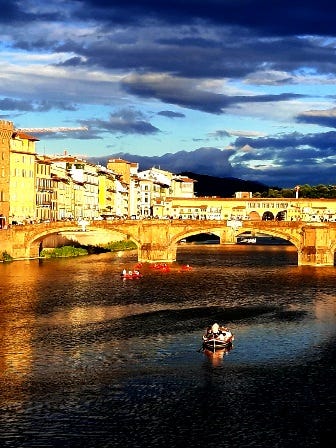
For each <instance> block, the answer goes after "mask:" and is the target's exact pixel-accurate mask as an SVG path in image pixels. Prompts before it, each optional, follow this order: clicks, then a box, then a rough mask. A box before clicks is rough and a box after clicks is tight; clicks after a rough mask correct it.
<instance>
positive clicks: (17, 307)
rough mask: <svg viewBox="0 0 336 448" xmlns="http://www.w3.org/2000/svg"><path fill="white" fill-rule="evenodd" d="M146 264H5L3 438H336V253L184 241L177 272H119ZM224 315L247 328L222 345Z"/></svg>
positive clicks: (233, 325) (56, 442) (144, 441)
mask: <svg viewBox="0 0 336 448" xmlns="http://www.w3.org/2000/svg"><path fill="white" fill-rule="evenodd" d="M135 263H136V254H135V253H134V252H129V253H122V252H121V253H114V254H101V255H91V256H87V257H80V258H73V259H57V260H55V259H54V260H43V261H41V260H40V261H39V260H27V261H17V262H13V263H2V264H0V279H1V284H0V291H1V299H0V335H1V345H0V390H1V392H0V393H1V400H0V442H1V446H4V447H17V448H19V447H20V448H21V447H27V448H35V447H36V448H37V447H39V448H41V447H50V448H54V447H66V448H68V447H69V448H70V447H71V448H73V447H81V448H93V447H97V448H100V447H106V448H109V447H111V448H119V447H120V448H121V447H123V448H145V447H147V448H154V447H160V446H162V447H177V446H180V445H185V444H188V445H190V446H192V447H207V448H212V447H218V448H226V447H231V448H244V447H272V448H273V447H283V448H291V447H295V448H299V447H304V448H307V447H322V446H326V447H327V446H331V445H332V443H331V441H330V440H332V439H334V440H335V432H336V431H335V424H334V421H335V415H336V414H335V410H336V400H335V398H336V394H335V373H336V372H335V370H336V365H335V347H336V345H335V339H336V315H335V309H336V306H335V304H336V268H335V267H325V268H316V267H298V266H297V254H296V251H295V250H294V248H293V247H292V246H256V245H253V246H238V245H237V246H219V245H204V246H201V245H192V246H191V245H183V246H180V247H179V249H178V253H177V262H176V263H174V264H173V265H172V268H171V270H170V272H167V273H163V272H161V271H157V270H153V269H151V268H149V267H148V266H144V267H143V274H144V276H143V278H141V279H137V280H126V281H124V280H122V279H121V278H120V275H119V274H120V272H121V270H122V269H123V268H124V267H125V268H126V269H129V268H132V267H133V266H134V264H135ZM186 263H189V264H190V265H191V267H192V269H191V270H190V271H187V272H185V271H183V270H181V266H182V265H183V264H186ZM215 321H217V322H219V323H223V324H225V325H227V326H229V327H230V329H231V330H232V331H233V333H234V335H235V341H234V346H233V349H232V350H230V351H228V352H226V353H224V352H217V353H215V354H214V355H211V354H209V353H206V352H203V351H202V350H200V347H201V337H202V334H203V331H204V329H205V328H206V326H208V325H209V324H210V325H211V324H212V323H214V322H215ZM329 441H330V442H329Z"/></svg>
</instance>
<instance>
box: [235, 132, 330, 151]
mask: <svg viewBox="0 0 336 448" xmlns="http://www.w3.org/2000/svg"><path fill="white" fill-rule="evenodd" d="M335 141H336V131H330V132H325V133H317V134H300V133H298V132H294V133H291V134H287V135H279V136H278V137H258V138H247V137H239V138H237V139H236V140H235V142H234V145H235V146H236V147H240V148H242V147H244V146H251V147H252V148H254V149H265V148H269V149H270V151H277V150H279V151H277V154H282V151H283V150H284V149H286V148H289V149H290V150H291V151H292V157H295V152H294V151H293V149H294V148H299V149H300V148H303V149H304V148H311V149H313V150H317V151H319V152H321V154H320V155H327V153H329V154H334V155H336V146H335Z"/></svg>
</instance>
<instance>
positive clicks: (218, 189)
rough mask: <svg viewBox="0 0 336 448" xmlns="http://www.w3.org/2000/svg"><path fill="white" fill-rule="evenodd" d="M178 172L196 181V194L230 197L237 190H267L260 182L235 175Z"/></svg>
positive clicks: (260, 191)
mask: <svg viewBox="0 0 336 448" xmlns="http://www.w3.org/2000/svg"><path fill="white" fill-rule="evenodd" d="M180 174H181V175H183V176H188V177H190V179H194V180H196V181H197V182H196V184H195V193H196V194H197V196H220V197H222V198H232V197H233V196H234V195H235V193H236V192H237V191H250V192H252V193H257V192H259V193H262V192H264V191H268V190H269V187H268V186H267V185H265V184H262V183H260V182H253V181H249V180H242V179H237V178H235V177H214V176H208V175H205V174H196V173H192V172H190V171H183V172H182V173H180Z"/></svg>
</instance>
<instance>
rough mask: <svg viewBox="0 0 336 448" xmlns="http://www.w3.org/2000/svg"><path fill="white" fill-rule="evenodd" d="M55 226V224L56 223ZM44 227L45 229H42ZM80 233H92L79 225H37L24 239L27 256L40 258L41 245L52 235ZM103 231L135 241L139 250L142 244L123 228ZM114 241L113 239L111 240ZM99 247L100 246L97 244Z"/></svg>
mask: <svg viewBox="0 0 336 448" xmlns="http://www.w3.org/2000/svg"><path fill="white" fill-rule="evenodd" d="M54 224H55V223H54ZM42 226H43V227H42ZM27 227H28V226H25V228H27ZM75 231H78V232H80V234H81V235H83V234H85V235H90V232H87V233H86V232H85V233H84V232H83V231H81V229H80V228H79V226H78V224H77V223H72V222H69V223H66V222H65V223H64V224H61V223H56V227H55V225H50V226H48V225H45V224H42V225H40V224H39V225H37V226H36V225H35V226H34V229H32V230H31V231H28V232H26V234H25V238H24V245H25V247H26V256H27V257H29V258H35V257H38V256H39V254H40V250H41V243H42V241H43V239H45V238H46V237H48V236H52V235H57V234H59V233H62V232H75ZM103 231H104V232H105V233H109V234H111V235H114V236H115V235H116V234H119V235H120V237H121V238H120V239H128V240H130V241H133V242H134V243H135V244H136V246H137V248H139V247H140V242H139V240H138V239H137V238H136V237H135V236H134V235H133V234H130V233H129V232H128V229H123V228H122V227H120V225H119V226H115V227H113V226H109V227H108V228H106V229H103ZM75 241H76V239H75V238H74V242H75ZM111 241H112V239H111ZM97 245H99V244H97Z"/></svg>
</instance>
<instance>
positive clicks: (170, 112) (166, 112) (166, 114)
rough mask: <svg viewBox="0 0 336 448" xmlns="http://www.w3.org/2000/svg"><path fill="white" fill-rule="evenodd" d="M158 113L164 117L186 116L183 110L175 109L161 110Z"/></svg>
mask: <svg viewBox="0 0 336 448" xmlns="http://www.w3.org/2000/svg"><path fill="white" fill-rule="evenodd" d="M158 115H161V116H162V117H168V118H184V117H185V114H182V113H181V112H174V111H173V110H161V111H160V112H158Z"/></svg>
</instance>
